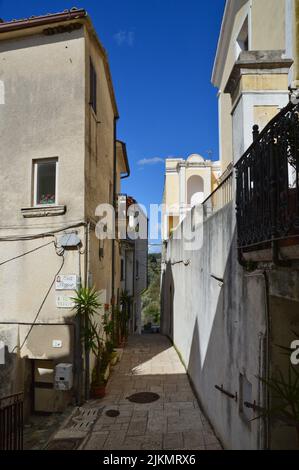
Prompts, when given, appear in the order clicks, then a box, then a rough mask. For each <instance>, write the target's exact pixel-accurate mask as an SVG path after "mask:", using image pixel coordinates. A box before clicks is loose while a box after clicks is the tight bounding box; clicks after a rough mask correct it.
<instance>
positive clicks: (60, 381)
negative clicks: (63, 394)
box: [55, 363, 73, 390]
mask: <svg viewBox="0 0 299 470" xmlns="http://www.w3.org/2000/svg"><path fill="white" fill-rule="evenodd" d="M72 386H73V365H72V364H66V363H61V364H57V366H56V367H55V388H56V390H71V388H72Z"/></svg>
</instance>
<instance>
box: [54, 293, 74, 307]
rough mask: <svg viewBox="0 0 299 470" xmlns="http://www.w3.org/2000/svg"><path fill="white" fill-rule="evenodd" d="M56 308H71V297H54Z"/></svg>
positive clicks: (72, 303) (72, 305)
mask: <svg viewBox="0 0 299 470" xmlns="http://www.w3.org/2000/svg"><path fill="white" fill-rule="evenodd" d="M56 307H57V308H73V307H74V301H73V300H72V298H71V296H68V295H56Z"/></svg>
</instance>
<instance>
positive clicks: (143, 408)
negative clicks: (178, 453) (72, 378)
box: [81, 334, 221, 450]
mask: <svg viewBox="0 0 299 470" xmlns="http://www.w3.org/2000/svg"><path fill="white" fill-rule="evenodd" d="M141 391H142V392H143V391H150V392H154V393H158V394H159V395H160V397H159V400H157V401H155V402H153V403H148V404H144V403H143V404H138V403H131V402H130V401H128V399H127V397H128V396H130V395H132V394H133V393H137V392H141ZM85 406H90V407H92V408H96V407H99V408H102V412H101V414H100V415H99V417H98V419H97V420H96V422H95V423H94V425H93V428H92V430H91V432H89V433H88V434H87V436H86V438H85V439H84V443H83V444H82V446H81V449H96V450H100V449H105V450H107V449H109V450H125V449H126V450H138V449H143V450H160V449H165V450H220V449H221V445H220V443H219V441H218V439H217V437H216V436H215V434H214V432H213V430H212V429H211V427H210V425H209V423H208V421H207V420H206V419H205V417H204V415H203V413H202V411H201V410H200V408H199V406H198V403H197V400H196V397H195V396H194V394H193V391H192V389H191V386H190V383H189V380H188V377H187V374H186V371H185V369H184V367H183V365H182V363H181V362H180V359H179V357H178V355H177V353H176V351H175V349H174V348H173V347H172V346H171V344H170V342H169V341H168V339H167V338H165V337H164V336H161V335H158V334H153V335H142V336H132V337H131V338H130V339H129V343H128V346H127V347H126V348H125V350H124V353H123V356H122V359H121V361H120V362H119V363H118V364H117V365H116V366H114V367H113V372H112V375H111V377H110V380H109V383H108V386H107V395H106V397H105V398H103V399H101V400H90V401H89V402H88V403H87V404H86V405H85ZM108 409H114V410H118V411H119V413H120V414H119V416H118V417H116V418H109V417H108V416H107V415H106V414H105V412H106V411H107V410H108Z"/></svg>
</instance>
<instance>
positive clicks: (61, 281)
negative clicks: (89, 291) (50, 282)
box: [56, 274, 78, 290]
mask: <svg viewBox="0 0 299 470" xmlns="http://www.w3.org/2000/svg"><path fill="white" fill-rule="evenodd" d="M77 281H78V276H77V275H76V274H59V276H56V290H76V289H77V287H78V285H77Z"/></svg>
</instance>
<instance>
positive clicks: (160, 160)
mask: <svg viewBox="0 0 299 470" xmlns="http://www.w3.org/2000/svg"><path fill="white" fill-rule="evenodd" d="M164 162H165V160H164V159H163V158H160V157H153V158H142V159H141V160H138V162H137V164H138V165H142V166H144V165H156V164H157V163H164Z"/></svg>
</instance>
